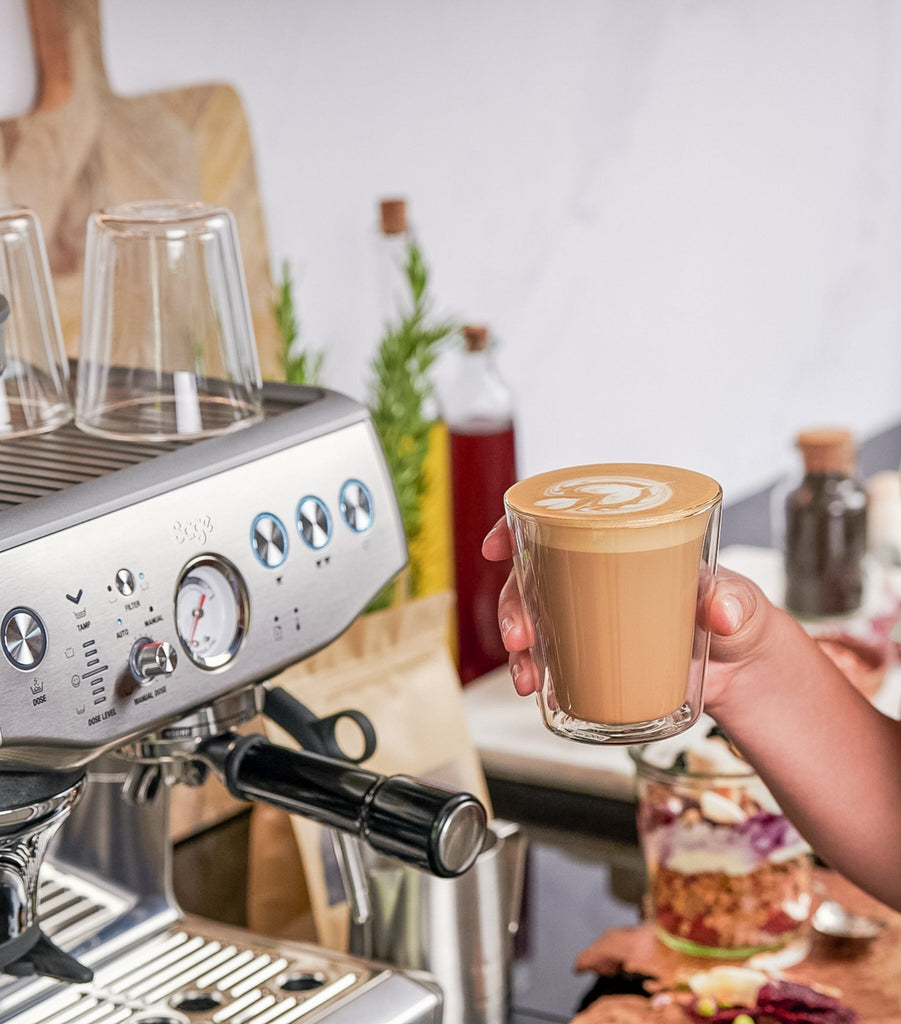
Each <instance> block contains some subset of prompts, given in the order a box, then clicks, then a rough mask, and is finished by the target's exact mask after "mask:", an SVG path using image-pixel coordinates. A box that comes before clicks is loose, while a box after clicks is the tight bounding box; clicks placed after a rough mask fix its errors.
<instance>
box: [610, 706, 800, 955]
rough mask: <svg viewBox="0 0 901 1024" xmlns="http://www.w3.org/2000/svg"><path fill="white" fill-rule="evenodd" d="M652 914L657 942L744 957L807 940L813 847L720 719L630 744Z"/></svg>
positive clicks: (691, 950) (693, 951)
mask: <svg viewBox="0 0 901 1024" xmlns="http://www.w3.org/2000/svg"><path fill="white" fill-rule="evenodd" d="M630 754H631V755H632V758H633V760H634V762H635V766H636V771H637V795H638V834H639V839H640V842H641V846H642V850H643V853H644V857H645V863H646V867H647V873H648V895H649V904H650V906H649V913H650V914H651V915H652V917H653V920H654V923H655V925H656V930H657V935H658V936H659V938H660V939H661V941H662V942H663V943H664V944H665V945H667V946H670V947H671V948H673V949H678V950H680V951H682V952H685V953H689V954H693V955H700V956H717V957H728V958H744V957H748V956H751V955H753V954H755V953H758V952H762V951H764V950H773V949H780V948H782V947H784V946H786V945H788V944H789V943H791V942H793V941H795V940H801V939H803V937H804V935H805V933H806V924H807V920H808V918H809V916H810V906H811V871H812V863H811V851H810V847H809V846H808V845H807V843H806V842H805V841H804V839H803V838H802V837H801V836H800V835H799V833H798V832H797V831H796V829H795V827H794V826H793V825H792V824H791V822H790V821H789V820H788V819H787V818H786V817H785V815H784V814H783V813H782V811H781V810H780V809H779V807H778V805H777V804H776V802H775V800H774V799H773V797H772V795H771V794H770V792H769V790H768V789H767V788H766V786H765V785H764V784H763V782H762V781H761V779H760V778H759V776H757V775H756V773H755V772H754V771H753V770H752V768H751V767H750V766H749V765H748V763H747V762H746V761H744V760H743V759H742V758H741V757H740V756H738V755H737V753H736V752H735V750H734V749H733V748H732V747H731V745H730V744H729V742H728V740H726V739H725V737H723V736H721V735H718V731H717V730H716V728H715V727H714V728H713V729H710V726H709V724H707V725H703V726H702V730H701V731H700V732H699V729H698V727H697V726H696V727H694V728H693V729H691V730H689V732H688V733H685V734H684V736H683V737H676V738H674V739H673V740H668V741H662V742H660V743H655V744H645V745H643V746H639V747H633V748H630Z"/></svg>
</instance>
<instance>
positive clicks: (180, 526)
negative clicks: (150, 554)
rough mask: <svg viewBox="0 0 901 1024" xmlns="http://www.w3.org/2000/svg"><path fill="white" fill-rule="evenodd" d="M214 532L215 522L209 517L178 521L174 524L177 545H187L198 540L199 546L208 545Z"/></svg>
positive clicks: (173, 532) (174, 537) (173, 529)
mask: <svg viewBox="0 0 901 1024" xmlns="http://www.w3.org/2000/svg"><path fill="white" fill-rule="evenodd" d="M212 532H213V520H212V518H211V517H210V516H208V515H202V516H195V518H194V519H186V520H181V519H176V520H175V522H174V523H173V524H172V537H173V539H174V540H175V542H176V544H186V543H188V542H189V541H192V540H196V541H197V543H198V544H206V542H207V538H208V537H209V535H210V534H211V533H212Z"/></svg>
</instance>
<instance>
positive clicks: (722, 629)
mask: <svg viewBox="0 0 901 1024" xmlns="http://www.w3.org/2000/svg"><path fill="white" fill-rule="evenodd" d="M772 609H773V606H772V605H771V604H770V602H769V601H768V600H767V599H766V597H765V596H764V594H763V591H761V589H760V588H759V587H758V586H757V585H756V584H754V583H752V582H751V581H750V580H749V579H746V578H745V577H744V576H740V575H738V573H734V572H731V571H730V570H728V569H720V570H719V571H718V572H717V578H716V584H715V586H714V588H713V591H712V593H711V595H710V597H709V599H708V601H707V605H706V610H705V617H706V623H705V624H706V626H707V627H708V628H709V629H710V631H711V641H710V656H711V658H713V659H715V660H717V661H732V662H734V661H740V660H743V659H745V658H747V657H749V656H750V655H752V654H753V653H754V652H755V651H757V650H758V649H762V646H763V644H764V643H765V637H766V628H767V625H766V624H767V621H768V619H769V618H770V613H771V611H772Z"/></svg>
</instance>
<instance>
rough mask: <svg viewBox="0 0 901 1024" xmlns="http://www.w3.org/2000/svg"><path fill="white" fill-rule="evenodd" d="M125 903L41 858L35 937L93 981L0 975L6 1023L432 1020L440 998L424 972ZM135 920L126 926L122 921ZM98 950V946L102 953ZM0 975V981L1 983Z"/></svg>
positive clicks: (0, 1010)
mask: <svg viewBox="0 0 901 1024" xmlns="http://www.w3.org/2000/svg"><path fill="white" fill-rule="evenodd" d="M136 910H137V911H139V910H140V908H139V907H136V904H135V901H134V900H133V899H129V898H128V897H126V896H124V895H122V894H120V893H117V892H115V891H110V890H108V889H106V888H104V887H102V886H100V885H97V884H95V883H93V882H91V881H88V880H85V879H84V878H82V877H81V876H78V875H74V874H71V873H70V872H68V871H63V870H59V869H57V868H55V867H54V866H52V865H50V864H48V863H46V862H45V864H44V866H43V868H42V871H41V883H40V912H41V919H42V926H43V927H44V929H45V931H46V933H47V934H48V935H49V936H50V937H51V938H52V939H53V940H54V942H56V943H57V944H58V945H60V946H62V947H63V948H64V949H66V950H69V951H74V952H76V953H78V954H79V955H81V956H82V957H83V959H84V960H85V962H87V963H89V964H91V965H92V967H93V969H94V980H93V981H91V982H89V983H88V984H84V985H68V984H64V983H59V982H53V981H50V980H49V979H46V978H43V979H32V980H30V981H27V982H25V985H24V987H23V986H22V982H13V981H12V979H9V981H10V984H7V985H4V984H3V982H2V980H0V1021H5V1022H11V1021H15V1024H293V1022H295V1021H300V1022H302V1024H315V1022H319V1021H325V1020H328V1021H329V1022H330V1024H363V1022H365V1024H439V1022H440V1020H441V1007H442V1002H443V1000H442V997H441V994H440V989H439V988H438V986H437V985H436V984H435V982H434V980H433V979H432V978H431V977H430V976H428V975H424V974H420V973H410V972H402V971H398V970H396V969H394V968H392V967H388V966H385V965H381V964H375V963H371V962H369V961H366V960H360V959H358V958H355V957H351V956H346V955H344V954H342V953H335V952H332V951H330V950H325V949H321V948H320V947H318V946H313V945H310V944H307V943H294V942H281V941H279V940H275V939H269V938H264V937H261V936H257V935H252V934H250V933H248V932H246V931H243V930H242V929H239V928H233V927H230V926H228V925H220V924H218V923H216V922H212V921H207V920H204V919H202V918H195V917H183V918H178V919H177V920H176V921H175V922H174V923H173V918H175V917H176V916H177V912H175V911H174V910H173V909H172V908H169V909H168V910H167V911H166V912H165V914H164V915H163V916H164V920H163V921H162V923H160V924H159V925H158V927H157V928H156V929H155V931H154V932H151V933H150V934H148V928H149V927H152V922H153V920H157V918H155V917H154V915H153V914H152V913H148V914H147V915H146V916H145V915H142V914H141V913H140V912H136ZM135 921H142V922H143V923H142V924H141V925H139V926H135V927H131V926H129V925H128V922H135ZM105 949H106V950H107V952H106V953H105V952H104V950H105ZM3 977H4V976H3V975H0V979H3Z"/></svg>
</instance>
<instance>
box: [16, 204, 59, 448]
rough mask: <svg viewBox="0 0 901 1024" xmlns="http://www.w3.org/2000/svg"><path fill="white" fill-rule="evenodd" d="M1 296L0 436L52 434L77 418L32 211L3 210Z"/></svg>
mask: <svg viewBox="0 0 901 1024" xmlns="http://www.w3.org/2000/svg"><path fill="white" fill-rule="evenodd" d="M0 294H3V295H5V296H6V299H7V302H8V314H9V316H8V319H7V321H6V330H5V335H6V339H5V348H6V367H5V369H4V371H3V374H2V376H0V438H2V437H21V436H24V435H26V434H38V433H43V432H45V431H48V430H53V429H54V428H55V427H59V426H61V425H62V424H63V423H66V422H68V421H69V420H70V419H71V417H72V404H71V400H70V396H69V363H68V360H67V358H66V352H65V348H64V347H63V338H62V331H61V330H60V324H59V313H58V312H57V307H56V299H55V297H54V294H53V283H52V280H51V277H50V266H49V264H48V262H47V250H46V248H45V246H44V236H43V232H42V230H41V223H40V220H39V219H38V217H37V215H36V214H35V213H34V211H33V210H29V209H26V208H24V207H17V206H7V207H3V208H0Z"/></svg>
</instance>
